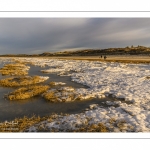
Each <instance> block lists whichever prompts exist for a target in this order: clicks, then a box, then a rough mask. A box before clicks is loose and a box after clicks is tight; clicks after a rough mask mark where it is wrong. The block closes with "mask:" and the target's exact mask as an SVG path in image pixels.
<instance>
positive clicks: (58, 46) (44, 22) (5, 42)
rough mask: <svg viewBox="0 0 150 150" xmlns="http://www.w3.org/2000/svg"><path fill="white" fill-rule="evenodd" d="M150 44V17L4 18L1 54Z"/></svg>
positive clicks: (0, 29)
mask: <svg viewBox="0 0 150 150" xmlns="http://www.w3.org/2000/svg"><path fill="white" fill-rule="evenodd" d="M131 45H134V46H138V45H142V46H148V47H149V46H150V18H0V55H1V54H40V53H44V52H58V51H70V50H81V49H87V48H89V49H104V48H112V47H126V46H131Z"/></svg>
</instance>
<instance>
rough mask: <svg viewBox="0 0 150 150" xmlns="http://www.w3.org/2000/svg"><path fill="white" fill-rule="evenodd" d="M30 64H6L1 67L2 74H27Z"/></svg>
mask: <svg viewBox="0 0 150 150" xmlns="http://www.w3.org/2000/svg"><path fill="white" fill-rule="evenodd" d="M28 70H29V66H26V65H24V64H21V63H14V64H6V65H5V66H4V67H3V68H1V69H0V73H1V74H2V75H27V74H28Z"/></svg>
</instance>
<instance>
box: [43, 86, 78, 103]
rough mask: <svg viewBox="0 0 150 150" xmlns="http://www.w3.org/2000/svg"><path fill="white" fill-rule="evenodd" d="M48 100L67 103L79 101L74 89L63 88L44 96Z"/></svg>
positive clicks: (52, 90) (50, 91)
mask: <svg viewBox="0 0 150 150" xmlns="http://www.w3.org/2000/svg"><path fill="white" fill-rule="evenodd" d="M43 97H44V98H45V99H46V100H49V101H51V102H66V101H74V100H76V99H78V95H77V94H76V92H75V89H74V88H72V87H61V88H59V89H51V90H49V91H48V92H46V93H44V94H43Z"/></svg>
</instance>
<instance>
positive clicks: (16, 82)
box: [0, 76, 45, 87]
mask: <svg viewBox="0 0 150 150" xmlns="http://www.w3.org/2000/svg"><path fill="white" fill-rule="evenodd" d="M44 81H45V79H44V78H42V77H40V76H22V77H11V78H6V79H1V80H0V85H1V86H5V87H17V86H26V85H31V84H36V83H40V82H44Z"/></svg>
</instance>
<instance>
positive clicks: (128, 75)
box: [20, 58, 150, 132]
mask: <svg viewBox="0 0 150 150" xmlns="http://www.w3.org/2000/svg"><path fill="white" fill-rule="evenodd" d="M20 61H25V62H32V63H33V64H34V65H37V66H41V67H45V66H47V68H48V69H45V68H42V69H41V70H44V71H43V72H47V73H48V72H50V73H51V72H55V73H56V72H57V74H59V75H69V76H71V79H72V81H74V82H78V83H81V84H84V85H87V86H88V87H89V88H88V89H83V88H80V89H77V91H76V92H77V93H78V94H80V95H81V96H82V99H87V98H89V97H98V98H101V97H107V96H108V95H110V94H111V95H112V96H113V97H116V98H121V99H124V100H125V102H126V103H125V102H122V101H121V100H120V101H119V102H118V101H117V102H109V101H107V102H106V104H107V105H108V107H102V106H97V105H96V106H95V107H92V106H91V107H90V109H89V110H86V111H85V112H83V113H80V114H72V115H67V116H57V117H56V119H55V120H53V122H49V121H48V120H47V121H44V122H41V123H39V124H37V125H35V126H32V127H30V128H29V130H28V131H30V132H31V131H37V129H38V127H39V126H41V125H43V126H44V128H46V129H47V130H50V131H51V129H57V130H58V131H67V130H68V129H77V128H79V127H80V126H81V125H83V124H86V123H87V122H88V124H97V123H99V122H102V123H104V124H105V126H106V127H107V128H108V129H109V131H110V132H149V131H150V64H124V63H110V62H109V63H107V62H98V61H81V60H80V61H78V60H59V59H39V58H38V59H37V58H20ZM116 103H117V106H114V105H115V104H116Z"/></svg>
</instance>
